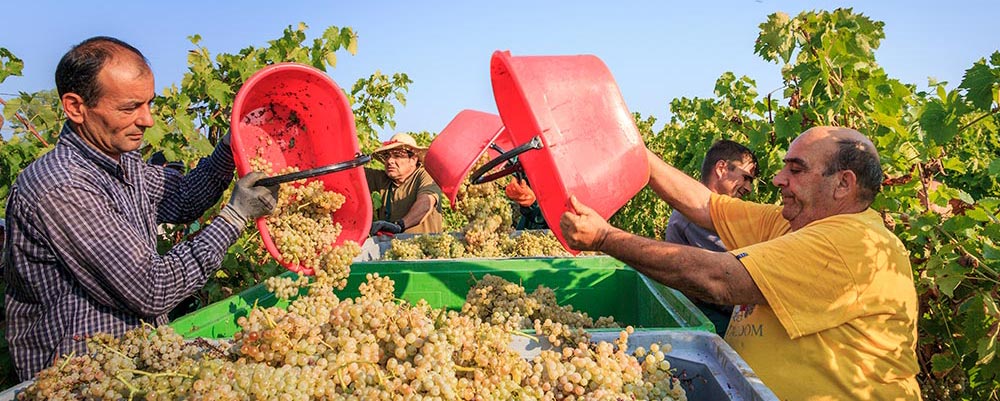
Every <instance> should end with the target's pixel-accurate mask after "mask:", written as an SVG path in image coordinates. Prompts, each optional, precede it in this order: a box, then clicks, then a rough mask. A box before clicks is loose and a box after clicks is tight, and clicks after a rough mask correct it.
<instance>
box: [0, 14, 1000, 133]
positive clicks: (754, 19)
mask: <svg viewBox="0 0 1000 401" xmlns="http://www.w3.org/2000/svg"><path fill="white" fill-rule="evenodd" d="M5 3H6V4H4V5H3V6H2V7H0V9H2V10H3V15H4V16H3V18H2V19H3V27H2V28H0V47H6V48H8V49H9V50H11V51H12V52H14V54H16V55H17V56H18V57H20V58H21V59H23V60H24V62H25V69H24V76H23V77H11V78H8V79H7V81H6V82H4V83H3V84H0V94H2V96H3V97H4V98H9V97H11V94H14V93H17V92H18V91H28V92H31V91H36V90H41V89H49V88H53V87H54V86H55V84H54V83H53V74H54V71H55V66H56V63H57V62H58V60H59V57H61V56H62V54H63V53H64V52H65V51H66V50H67V49H68V48H69V47H70V46H72V45H73V44H75V43H78V42H80V41H81V40H83V39H85V38H87V37H91V36H95V35H109V36H115V37H118V38H120V39H122V40H125V41H127V42H129V43H131V44H133V45H134V46H136V47H138V48H139V49H140V50H141V51H142V52H143V53H145V55H146V56H147V58H149V60H150V62H151V64H152V66H153V70H154V73H155V76H156V83H157V87H158V88H163V87H165V86H168V85H170V84H173V83H179V82H180V79H181V76H182V75H183V74H184V72H185V71H186V70H187V64H186V63H187V60H186V57H187V51H188V50H189V49H191V48H192V45H191V44H190V42H189V41H188V39H187V37H188V36H189V35H193V34H200V35H201V36H202V38H203V40H202V44H203V45H204V46H205V47H206V48H208V49H209V50H210V51H211V52H213V54H217V53H219V52H233V53H234V52H236V51H238V50H239V49H241V48H243V47H246V46H248V45H254V46H263V45H266V41H267V40H269V39H274V38H277V37H278V36H280V34H281V31H282V30H283V29H284V28H285V27H286V26H288V25H295V24H297V23H299V22H305V23H306V24H308V25H309V27H310V29H309V30H308V31H307V35H308V38H309V39H310V40H311V39H312V38H313V37H315V36H317V35H319V34H321V33H322V31H323V30H324V29H325V28H326V27H327V26H330V25H336V26H350V27H353V28H354V29H355V31H356V32H357V33H358V36H359V46H358V54H357V55H356V56H353V57H351V56H348V55H347V54H346V53H344V54H343V55H340V57H339V62H338V65H337V68H335V69H333V70H331V71H330V75H331V76H332V77H333V79H334V80H335V81H336V82H337V83H338V84H340V85H341V86H344V87H347V86H350V85H351V84H352V83H353V82H354V81H355V80H357V79H358V78H360V77H364V76H368V75H369V74H370V73H372V72H373V71H375V70H381V71H382V72H384V73H394V72H405V73H407V74H409V76H410V78H411V79H413V81H414V82H413V84H412V86H411V87H410V91H409V93H408V95H407V98H408V103H407V105H406V107H403V108H399V109H398V111H397V115H396V120H397V123H398V125H397V128H396V130H397V131H424V130H426V131H432V132H437V131H440V130H441V129H442V128H444V126H445V125H447V123H448V122H449V121H450V120H451V118H452V117H454V115H455V114H456V113H458V112H459V111H460V110H462V109H466V108H468V109H476V110H482V111H488V112H494V113H495V112H496V105H495V104H494V102H493V94H492V90H491V87H490V78H489V58H490V55H491V54H492V52H493V51H494V50H510V51H511V52H512V53H513V54H514V55H562V54H594V55H596V56H598V57H600V58H601V59H602V60H603V61H604V62H605V63H606V64H607V65H608V67H609V68H610V70H611V73H612V74H613V75H614V77H615V79H616V81H617V83H618V86H619V88H620V89H621V92H622V95H623V97H624V98H625V102H626V104H627V105H628V106H629V109H630V110H632V111H637V112H640V113H643V114H644V115H654V116H657V117H658V118H660V119H661V123H662V121H663V120H664V119H665V118H666V117H667V116H668V115H669V112H668V105H669V101H670V100H671V99H673V98H676V97H682V96H687V97H695V96H698V97H710V96H712V88H713V86H714V83H715V80H716V79H717V78H718V77H719V75H721V74H722V73H723V72H725V71H733V72H735V73H736V74H737V75H747V76H749V77H750V78H752V79H754V80H756V81H757V86H758V90H759V92H760V93H766V92H768V91H770V90H773V89H776V88H778V87H779V86H780V76H779V70H778V68H779V67H778V66H777V65H773V64H768V63H765V62H764V61H763V60H761V59H760V58H759V57H758V56H756V55H754V54H753V43H754V39H756V37H757V32H758V25H759V24H760V23H761V22H763V21H764V20H765V19H766V16H767V15H768V14H770V13H772V12H775V11H784V12H786V13H788V14H791V15H793V16H794V15H795V14H798V13H799V12H801V11H803V10H812V9H834V8H837V7H853V8H854V10H855V11H856V12H861V13H864V14H865V15H868V16H869V17H871V18H873V19H876V20H881V21H884V22H885V24H886V25H885V34H886V38H885V40H884V41H883V42H882V46H881V48H880V49H879V50H878V52H877V53H876V57H877V58H878V61H879V63H880V64H881V65H882V66H883V67H884V68H885V69H886V70H887V72H888V73H889V75H890V76H892V77H895V78H899V79H901V80H902V81H903V82H906V83H913V84H916V85H918V87H920V88H924V87H926V84H927V78H928V77H934V78H937V79H939V80H945V81H948V82H949V88H953V87H955V86H956V85H957V84H958V83H959V82H960V81H961V78H962V74H963V72H964V71H965V69H966V68H968V67H969V66H971V65H972V63H973V62H974V61H975V60H978V59H980V58H982V57H988V56H989V54H991V53H992V52H994V51H996V50H998V49H1000V35H998V34H997V32H998V31H997V26H998V22H997V19H996V18H997V16H998V15H1000V1H996V0H990V1H987V0H979V1H925V0H917V1H863V2H855V3H857V4H852V3H849V2H839V1H802V2H797V1H773V0H733V1H685V2H676V1H637V2H630V1H610V0H600V1H590V0H581V1H543V0H534V1H521V0H507V1H494V2H479V1H454V2H444V1H335V0H326V1H294V0H286V1H269V2H264V1H229V2H226V1H212V0H207V1H198V2H195V1H186V0H177V1H137V0H130V1H117V0H116V1H96V2H77V1H74V2H68V1H67V2H54V1H42V0H37V1H26V0H13V1H9V2H5ZM391 134H392V132H390V131H389V130H386V131H385V132H382V133H381V136H382V137H383V138H387V137H388V136H390V135H391Z"/></svg>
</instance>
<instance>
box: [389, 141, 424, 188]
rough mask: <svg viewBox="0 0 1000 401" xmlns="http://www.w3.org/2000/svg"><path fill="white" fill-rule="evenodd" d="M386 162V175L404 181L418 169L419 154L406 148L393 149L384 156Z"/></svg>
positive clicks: (394, 179) (397, 180)
mask: <svg viewBox="0 0 1000 401" xmlns="http://www.w3.org/2000/svg"><path fill="white" fill-rule="evenodd" d="M382 157H383V158H384V159H383V161H384V163H385V175H387V176H389V179H391V180H393V181H396V182H397V183H399V182H402V181H403V180H405V179H406V178H407V177H409V176H410V174H413V172H414V171H416V170H417V160H418V159H417V155H415V154H414V153H413V152H412V151H409V150H404V149H399V148H397V149H393V150H390V151H387V152H385V154H384V155H383V156H382Z"/></svg>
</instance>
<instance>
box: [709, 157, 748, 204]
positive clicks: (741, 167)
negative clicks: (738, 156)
mask: <svg viewBox="0 0 1000 401" xmlns="http://www.w3.org/2000/svg"><path fill="white" fill-rule="evenodd" d="M753 171H754V164H753V162H752V161H750V160H749V158H748V159H747V160H743V161H731V162H727V164H726V168H725V172H724V173H723V174H722V178H720V179H719V183H718V184H717V186H716V187H717V188H718V189H719V191H718V192H719V193H720V194H723V195H729V196H732V197H734V198H742V197H744V196H747V194H749V193H750V191H751V190H753V180H754V178H756V175H755V174H754V173H753Z"/></svg>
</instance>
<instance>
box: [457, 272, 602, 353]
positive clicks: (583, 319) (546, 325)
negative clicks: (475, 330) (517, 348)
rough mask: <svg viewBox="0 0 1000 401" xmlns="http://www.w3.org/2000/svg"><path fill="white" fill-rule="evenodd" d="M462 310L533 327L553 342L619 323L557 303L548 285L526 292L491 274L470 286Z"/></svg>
mask: <svg viewBox="0 0 1000 401" xmlns="http://www.w3.org/2000/svg"><path fill="white" fill-rule="evenodd" d="M462 313H463V314H466V315H469V316H473V317H476V318H479V319H480V320H482V321H485V322H488V323H491V324H495V325H500V326H504V327H506V328H508V329H509V330H520V329H532V328H533V329H535V333H536V334H539V335H542V334H544V335H545V336H546V337H547V339H548V340H549V342H550V343H552V345H555V346H560V345H562V344H563V343H568V344H576V343H579V342H587V341H589V340H590V334H589V333H587V331H586V330H585V329H593V328H614V327H619V326H618V324H617V323H615V321H614V318H612V317H601V318H598V319H597V321H594V320H593V319H591V318H590V316H588V315H587V314H586V313H584V312H577V311H574V310H573V307H572V306H570V305H559V304H558V303H557V302H556V294H555V292H553V291H552V289H551V288H548V287H545V286H538V288H537V289H535V291H534V292H532V293H531V294H528V293H527V291H526V290H525V289H524V287H522V286H520V285H518V284H514V283H511V282H509V281H507V280H504V279H503V278H501V277H498V276H494V275H492V274H487V275H485V276H483V278H482V279H481V280H479V281H477V282H476V284H475V285H473V286H472V288H470V289H469V293H468V294H467V295H466V297H465V305H463V306H462Z"/></svg>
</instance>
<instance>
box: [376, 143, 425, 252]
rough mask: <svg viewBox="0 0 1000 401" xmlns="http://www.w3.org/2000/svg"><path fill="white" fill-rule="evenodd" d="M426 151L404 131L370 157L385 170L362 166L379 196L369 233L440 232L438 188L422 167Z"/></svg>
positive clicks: (383, 144)
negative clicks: (380, 163)
mask: <svg viewBox="0 0 1000 401" xmlns="http://www.w3.org/2000/svg"><path fill="white" fill-rule="evenodd" d="M425 154H427V148H425V147H420V146H417V141H416V140H414V139H413V137H412V136H410V135H408V134H404V133H399V134H396V135H393V136H392V138H390V139H389V141H387V142H384V143H382V146H381V147H379V148H378V149H375V152H374V153H373V156H374V157H375V159H377V160H379V161H381V162H382V164H384V165H385V170H377V169H371V168H365V178H367V179H368V188H369V189H370V190H371V191H373V192H378V193H379V195H380V196H381V199H382V206H380V207H379V208H378V209H376V210H375V212H374V214H373V217H374V218H375V222H373V223H372V228H371V235H373V236H374V235H376V234H377V233H379V232H382V233H390V234H399V233H437V232H441V221H442V219H441V203H440V202H439V200H440V199H441V187H439V186H438V185H437V183H435V182H434V179H432V178H431V176H430V174H428V173H427V171H426V170H424V167H423V160H424V155H425Z"/></svg>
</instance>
